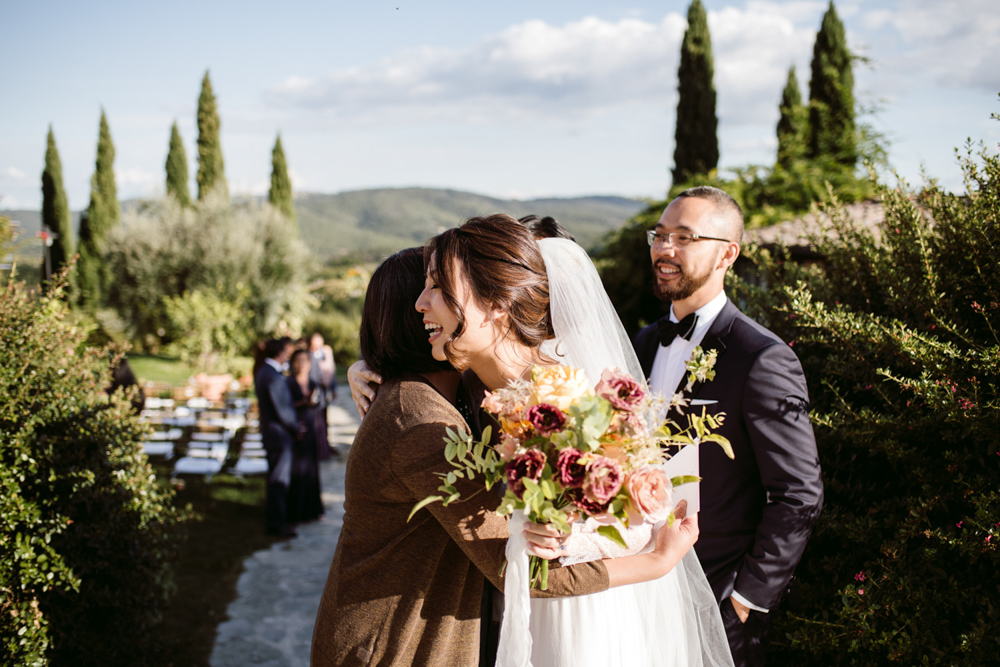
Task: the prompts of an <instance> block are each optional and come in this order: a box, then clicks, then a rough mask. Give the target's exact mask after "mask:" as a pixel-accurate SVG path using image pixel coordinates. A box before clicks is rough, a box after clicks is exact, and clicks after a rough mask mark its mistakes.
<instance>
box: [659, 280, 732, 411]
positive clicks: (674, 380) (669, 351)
mask: <svg viewBox="0 0 1000 667" xmlns="http://www.w3.org/2000/svg"><path fill="white" fill-rule="evenodd" d="M727 301H729V299H727V298H726V293H725V292H719V294H718V295H717V296H716V297H715V298H714V299H712V300H711V301H709V302H708V303H706V304H705V305H704V306H702V307H701V308H699V309H698V310H696V311H694V312H695V315H697V316H698V323H697V324H695V327H694V332H692V334H691V340H684V339H683V338H681V337H680V336H677V337H676V338H674V341H673V342H672V343H671V344H670V345H660V347H659V349H657V350H656V358H655V359H654V360H653V368H652V370H651V372H650V374H649V388H650V389H652V390H653V391H654V392H656V393H658V394H662V395H663V397H664V398H666V399H667V400H670V397H671V396H673V395H674V391H675V390H676V389H677V385H678V384H680V381H681V378H683V377H684V374H685V372H686V369H685V368H684V364H685V363H687V361H688V360H689V359H690V358H691V353H692V352H694V348H696V347H698V346H699V345H701V341H702V340H703V339H704V338H705V334H706V333H708V328H709V327H710V326H712V322H714V321H715V318H716V317H718V316H719V313H721V312H722V309H723V308H724V307H725V305H726V302H727ZM670 321H671V322H677V321H679V320H678V319H677V317H676V316H675V315H674V307H673V306H670Z"/></svg>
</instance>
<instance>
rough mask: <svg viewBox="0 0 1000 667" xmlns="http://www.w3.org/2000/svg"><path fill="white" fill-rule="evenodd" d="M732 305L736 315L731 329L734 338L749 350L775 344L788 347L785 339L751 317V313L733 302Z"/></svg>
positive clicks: (757, 349)
mask: <svg viewBox="0 0 1000 667" xmlns="http://www.w3.org/2000/svg"><path fill="white" fill-rule="evenodd" d="M732 307H733V311H734V316H733V324H732V328H731V329H730V331H731V333H732V337H733V340H736V341H739V342H740V344H741V345H742V346H743V347H744V349H746V350H747V351H749V352H753V351H759V350H763V349H765V348H769V347H773V346H775V345H780V346H782V347H788V345H787V344H786V343H785V341H783V340H782V339H781V337H780V336H778V335H777V334H776V333H774V332H773V331H771V330H770V329H768V328H767V327H765V326H764V325H763V324H761V323H760V322H758V321H757V320H755V319H753V318H751V317H750V316H749V315H747V314H746V313H744V312H743V311H742V310H740V309H739V308H737V307H736V305H735V304H732Z"/></svg>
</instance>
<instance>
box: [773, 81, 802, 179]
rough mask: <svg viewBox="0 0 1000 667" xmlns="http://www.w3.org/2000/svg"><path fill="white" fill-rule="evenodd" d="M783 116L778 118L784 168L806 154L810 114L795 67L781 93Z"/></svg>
mask: <svg viewBox="0 0 1000 667" xmlns="http://www.w3.org/2000/svg"><path fill="white" fill-rule="evenodd" d="M778 110H779V111H780V113H781V117H780V118H779V119H778V165H779V166H782V167H784V168H786V169H787V168H788V167H789V166H791V164H792V163H793V162H795V161H796V160H798V159H800V158H802V157H804V156H805V153H806V145H805V142H806V132H807V130H808V127H807V125H808V122H809V115H808V111H807V110H806V108H805V106H804V105H803V104H802V93H801V92H799V81H798V78H797V77H796V76H795V67H794V66H793V67H791V68H789V70H788V82H787V83H786V84H785V90H784V91H783V92H782V93H781V104H780V105H779V106H778Z"/></svg>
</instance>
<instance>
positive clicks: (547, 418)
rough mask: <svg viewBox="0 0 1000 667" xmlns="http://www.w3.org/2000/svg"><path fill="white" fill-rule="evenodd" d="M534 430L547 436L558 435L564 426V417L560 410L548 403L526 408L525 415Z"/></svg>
mask: <svg viewBox="0 0 1000 667" xmlns="http://www.w3.org/2000/svg"><path fill="white" fill-rule="evenodd" d="M525 417H527V419H528V421H529V422H531V425H532V426H534V427H535V430H536V431H538V432H539V433H541V434H542V435H545V436H549V435H552V434H553V433H558V432H559V431H561V430H563V428H564V427H565V426H566V415H564V414H563V412H562V410H560V409H559V408H557V407H556V406H554V405H551V404H549V403H538V404H536V405H532V406H531V407H530V408H528V413H527V414H526V415H525Z"/></svg>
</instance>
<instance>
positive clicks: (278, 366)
mask: <svg viewBox="0 0 1000 667" xmlns="http://www.w3.org/2000/svg"><path fill="white" fill-rule="evenodd" d="M264 363H265V364H267V365H268V366H270V367H271V368H273V369H274V370H276V371H278V372H279V373H281V374H282V375H284V373H285V367H284V365H282V364H281V363H280V362H278V360H276V359H271V358H267V359H265V360H264Z"/></svg>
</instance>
